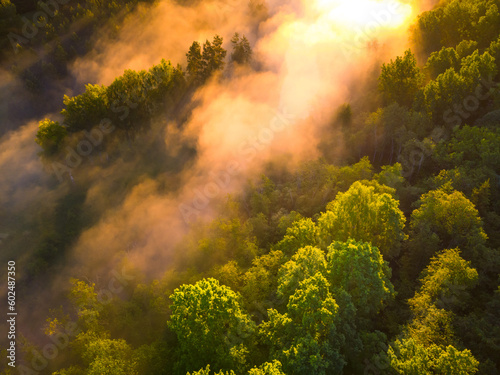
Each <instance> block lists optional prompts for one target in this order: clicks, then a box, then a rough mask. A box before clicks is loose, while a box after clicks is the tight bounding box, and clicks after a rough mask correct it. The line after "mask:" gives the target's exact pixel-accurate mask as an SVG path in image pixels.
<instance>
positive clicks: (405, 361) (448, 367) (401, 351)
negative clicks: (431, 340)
mask: <svg viewBox="0 0 500 375" xmlns="http://www.w3.org/2000/svg"><path fill="white" fill-rule="evenodd" d="M388 355H389V359H390V363H391V367H392V369H393V370H394V371H396V373H398V374H404V375H420V374H447V375H469V374H475V373H476V372H477V371H478V364H479V362H478V361H477V360H476V359H475V358H474V357H473V355H472V353H471V352H470V351H469V350H467V349H465V350H463V351H459V350H457V349H456V348H455V347H453V346H451V345H448V346H446V347H442V346H438V345H431V346H429V347H425V346H423V345H420V344H417V343H416V342H415V341H413V340H412V339H404V340H397V341H396V342H395V343H394V345H393V346H391V347H390V348H389V350H388Z"/></svg>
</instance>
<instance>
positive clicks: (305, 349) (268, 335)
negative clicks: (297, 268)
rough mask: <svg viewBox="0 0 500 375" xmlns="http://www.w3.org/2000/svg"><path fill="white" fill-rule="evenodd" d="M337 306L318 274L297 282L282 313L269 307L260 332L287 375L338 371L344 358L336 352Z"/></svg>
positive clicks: (339, 340) (321, 374)
mask: <svg viewBox="0 0 500 375" xmlns="http://www.w3.org/2000/svg"><path fill="white" fill-rule="evenodd" d="M338 309H339V307H338V305H337V303H336V302H335V300H334V299H333V296H332V294H331V293H330V284H329V283H328V281H327V280H326V278H325V277H324V276H323V275H321V273H319V272H318V273H316V274H315V275H314V276H312V277H309V278H307V279H305V280H303V281H301V282H300V283H299V287H298V288H297V290H296V291H295V293H294V294H293V295H292V296H291V297H290V300H289V301H288V304H287V311H286V313H284V314H280V313H278V312H277V311H276V310H274V309H271V310H269V321H267V322H264V323H262V324H261V325H260V335H261V337H262V339H263V340H264V342H266V343H268V344H269V345H270V346H271V357H272V358H273V359H277V360H279V361H280V362H281V363H283V366H284V372H285V373H286V374H290V375H299V374H300V375H302V374H304V375H306V374H307V375H310V374H314V375H316V374H317V375H326V374H340V373H341V372H342V368H343V367H344V364H345V361H344V359H343V357H342V355H341V354H340V352H339V348H340V347H341V346H342V336H341V335H339V334H338V333H337V329H336V326H337V325H339V324H340V322H339V321H338Z"/></svg>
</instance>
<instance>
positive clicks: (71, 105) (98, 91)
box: [61, 84, 108, 132]
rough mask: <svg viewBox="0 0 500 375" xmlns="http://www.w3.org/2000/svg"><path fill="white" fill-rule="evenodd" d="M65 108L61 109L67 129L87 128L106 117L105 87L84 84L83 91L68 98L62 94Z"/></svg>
mask: <svg viewBox="0 0 500 375" xmlns="http://www.w3.org/2000/svg"><path fill="white" fill-rule="evenodd" d="M63 102H64V105H65V106H66V108H65V109H63V110H62V111H61V114H62V115H63V116H64V124H66V125H67V126H68V131H71V132H76V131H80V130H89V129H91V128H93V127H94V126H96V125H99V123H100V121H101V120H102V119H104V118H105V117H106V114H107V108H108V97H107V91H106V87H105V86H102V85H90V84H89V85H86V86H85V92H84V93H83V94H80V95H77V96H75V97H72V98H70V97H69V96H67V95H64V100H63Z"/></svg>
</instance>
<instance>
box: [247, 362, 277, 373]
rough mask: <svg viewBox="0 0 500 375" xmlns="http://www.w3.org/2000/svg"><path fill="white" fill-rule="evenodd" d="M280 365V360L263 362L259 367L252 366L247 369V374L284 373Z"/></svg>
mask: <svg viewBox="0 0 500 375" xmlns="http://www.w3.org/2000/svg"><path fill="white" fill-rule="evenodd" d="M281 367H282V366H281V362H280V361H277V360H274V361H272V362H265V363H263V364H262V365H260V366H259V367H254V368H253V369H251V370H250V371H248V375H285V373H284V372H283V371H282V370H281Z"/></svg>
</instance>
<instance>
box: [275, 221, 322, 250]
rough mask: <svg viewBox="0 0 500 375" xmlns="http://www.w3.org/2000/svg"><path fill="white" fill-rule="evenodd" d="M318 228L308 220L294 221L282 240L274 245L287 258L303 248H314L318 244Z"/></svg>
mask: <svg viewBox="0 0 500 375" xmlns="http://www.w3.org/2000/svg"><path fill="white" fill-rule="evenodd" d="M318 234H319V232H318V227H317V226H316V224H315V223H314V221H312V219H310V218H304V219H300V220H298V221H295V222H294V223H293V224H292V225H291V226H290V227H288V228H287V229H286V234H285V236H284V237H283V239H282V240H281V241H280V242H279V243H278V244H277V245H276V248H277V249H280V250H281V251H283V253H285V254H286V255H288V256H291V255H293V254H295V252H297V250H299V249H300V248H301V247H304V246H316V245H317V244H318Z"/></svg>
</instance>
